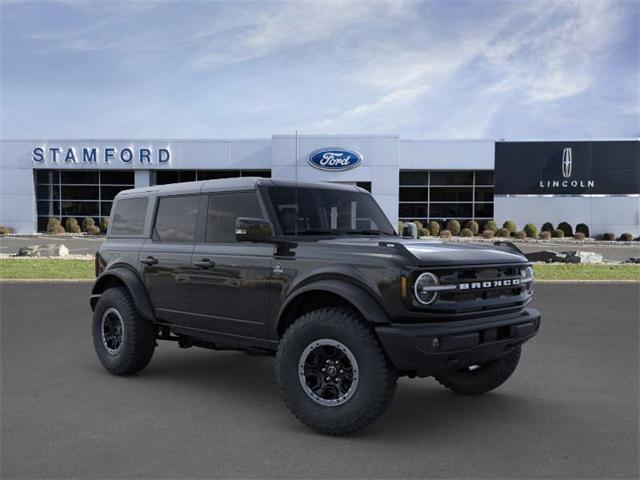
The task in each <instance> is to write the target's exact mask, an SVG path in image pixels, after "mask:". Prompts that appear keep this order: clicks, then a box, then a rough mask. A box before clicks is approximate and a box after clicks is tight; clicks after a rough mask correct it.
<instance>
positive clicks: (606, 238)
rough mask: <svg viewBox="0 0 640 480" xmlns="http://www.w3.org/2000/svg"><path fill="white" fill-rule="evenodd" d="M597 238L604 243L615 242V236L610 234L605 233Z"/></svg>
mask: <svg viewBox="0 0 640 480" xmlns="http://www.w3.org/2000/svg"><path fill="white" fill-rule="evenodd" d="M598 238H599V239H600V240H604V241H607V242H610V241H612V240H615V239H616V236H615V235H614V234H613V233H611V232H606V233H603V234H602V235H600V236H599V237H598Z"/></svg>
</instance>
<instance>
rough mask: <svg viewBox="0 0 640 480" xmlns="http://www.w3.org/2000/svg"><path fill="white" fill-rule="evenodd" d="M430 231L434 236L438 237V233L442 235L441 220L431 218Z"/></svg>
mask: <svg viewBox="0 0 640 480" xmlns="http://www.w3.org/2000/svg"><path fill="white" fill-rule="evenodd" d="M429 231H430V232H431V235H433V236H434V237H437V236H438V235H440V222H436V221H435V220H431V221H430V222H429Z"/></svg>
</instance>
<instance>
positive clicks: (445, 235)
mask: <svg viewBox="0 0 640 480" xmlns="http://www.w3.org/2000/svg"><path fill="white" fill-rule="evenodd" d="M440 238H451V232H450V231H449V230H442V231H441V232H440Z"/></svg>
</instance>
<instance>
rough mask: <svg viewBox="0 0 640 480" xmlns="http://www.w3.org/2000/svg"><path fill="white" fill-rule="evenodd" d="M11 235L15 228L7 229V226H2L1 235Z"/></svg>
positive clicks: (0, 228)
mask: <svg viewBox="0 0 640 480" xmlns="http://www.w3.org/2000/svg"><path fill="white" fill-rule="evenodd" d="M9 233H13V228H11V227H7V226H6V225H0V235H7V234H9Z"/></svg>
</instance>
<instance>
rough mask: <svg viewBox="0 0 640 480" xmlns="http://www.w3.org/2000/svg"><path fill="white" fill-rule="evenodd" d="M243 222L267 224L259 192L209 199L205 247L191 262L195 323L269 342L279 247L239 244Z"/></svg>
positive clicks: (215, 195) (224, 194)
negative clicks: (263, 220) (239, 225)
mask: <svg viewBox="0 0 640 480" xmlns="http://www.w3.org/2000/svg"><path fill="white" fill-rule="evenodd" d="M238 217H251V218H264V216H263V213H262V210H261V208H260V205H259V203H258V198H257V192H256V191H255V190H251V191H246V192H220V193H211V194H209V198H208V205H207V219H206V235H205V243H201V244H197V245H196V247H195V249H194V251H193V256H192V264H193V265H194V267H193V268H194V270H193V271H192V273H191V312H192V322H193V326H194V327H195V328H200V329H204V330H208V331H212V332H216V333H222V334H226V335H230V336H235V337H240V338H242V337H244V338H245V339H246V338H265V336H266V335H267V320H268V316H269V305H268V299H269V288H270V283H269V282H270V280H271V272H272V268H273V267H272V265H273V254H274V250H275V247H274V246H273V245H272V244H266V243H251V242H237V241H236V238H235V222H236V219H237V218H238Z"/></svg>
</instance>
